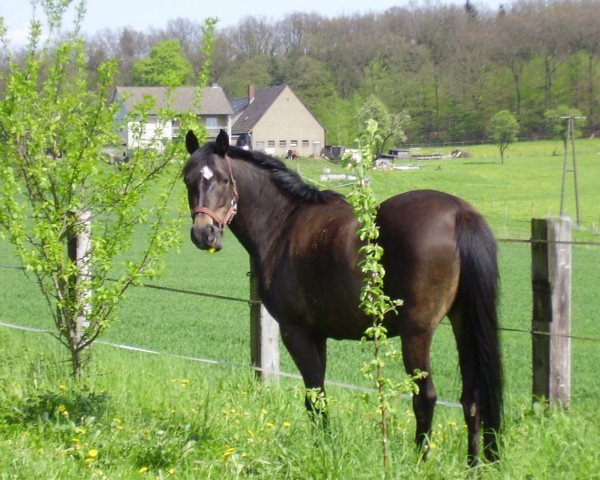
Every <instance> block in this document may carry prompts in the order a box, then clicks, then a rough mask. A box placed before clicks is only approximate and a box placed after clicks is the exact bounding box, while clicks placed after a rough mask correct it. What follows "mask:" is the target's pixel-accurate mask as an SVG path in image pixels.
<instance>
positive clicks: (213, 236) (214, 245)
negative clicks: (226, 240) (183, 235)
mask: <svg viewBox="0 0 600 480" xmlns="http://www.w3.org/2000/svg"><path fill="white" fill-rule="evenodd" d="M190 238H191V240H192V243H193V244H194V245H196V246H197V247H198V248H199V249H200V250H211V251H216V252H218V251H219V250H221V249H222V248H223V230H221V228H220V227H218V226H216V225H213V224H204V225H202V226H196V225H194V226H192V229H191V231H190Z"/></svg>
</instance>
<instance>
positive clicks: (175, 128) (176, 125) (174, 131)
mask: <svg viewBox="0 0 600 480" xmlns="http://www.w3.org/2000/svg"><path fill="white" fill-rule="evenodd" d="M171 125H172V132H171V136H172V137H173V138H175V137H176V136H177V135H178V134H179V129H180V128H181V122H180V121H179V120H173V122H172V123H171Z"/></svg>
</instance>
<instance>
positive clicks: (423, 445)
mask: <svg viewBox="0 0 600 480" xmlns="http://www.w3.org/2000/svg"><path fill="white" fill-rule="evenodd" d="M431 339H432V333H431V332H426V333H424V334H421V335H410V336H408V335H405V336H403V338H402V358H403V360H404V368H405V369H406V373H407V374H408V375H413V374H414V373H415V371H416V370H420V371H421V372H426V373H427V376H425V378H421V379H418V380H416V383H417V387H418V392H417V393H415V394H413V399H412V403H413V411H414V414H415V420H416V434H415V441H416V443H417V448H419V449H420V450H421V452H422V455H423V458H424V459H425V458H427V454H428V452H429V439H430V438H431V423H432V420H433V412H434V410H435V404H436V402H437V393H436V390H435V386H434V384H433V379H432V378H431V368H430V367H431V363H430V356H429V349H430V347H431Z"/></svg>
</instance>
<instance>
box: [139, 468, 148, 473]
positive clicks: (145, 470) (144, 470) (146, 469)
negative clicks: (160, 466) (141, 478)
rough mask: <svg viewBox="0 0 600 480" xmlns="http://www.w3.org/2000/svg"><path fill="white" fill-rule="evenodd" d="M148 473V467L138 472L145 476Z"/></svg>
mask: <svg viewBox="0 0 600 480" xmlns="http://www.w3.org/2000/svg"><path fill="white" fill-rule="evenodd" d="M147 471H148V467H141V468H140V469H139V470H138V473H141V474H144V473H146V472H147Z"/></svg>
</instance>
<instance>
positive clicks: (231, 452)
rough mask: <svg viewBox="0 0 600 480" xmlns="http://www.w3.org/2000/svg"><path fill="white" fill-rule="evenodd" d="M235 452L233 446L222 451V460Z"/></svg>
mask: <svg viewBox="0 0 600 480" xmlns="http://www.w3.org/2000/svg"><path fill="white" fill-rule="evenodd" d="M234 452H235V448H233V447H229V448H227V449H226V450H225V452H223V460H227V459H228V458H229V457H231V455H232V454H233V453H234Z"/></svg>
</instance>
